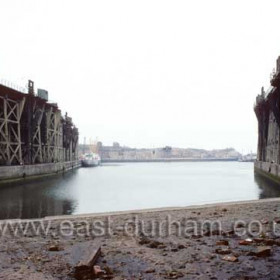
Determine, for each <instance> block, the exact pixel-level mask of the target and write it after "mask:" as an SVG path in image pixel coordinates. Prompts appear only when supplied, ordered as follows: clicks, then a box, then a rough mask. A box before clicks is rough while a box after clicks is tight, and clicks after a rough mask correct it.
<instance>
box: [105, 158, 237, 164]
mask: <svg viewBox="0 0 280 280" xmlns="http://www.w3.org/2000/svg"><path fill="white" fill-rule="evenodd" d="M237 160H238V158H208V159H205V158H156V159H102V163H122V162H204V161H205V162H209V161H211V162H212V161H237Z"/></svg>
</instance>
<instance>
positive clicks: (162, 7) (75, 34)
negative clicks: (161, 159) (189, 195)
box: [0, 0, 280, 152]
mask: <svg viewBox="0 0 280 280" xmlns="http://www.w3.org/2000/svg"><path fill="white" fill-rule="evenodd" d="M0 9H1V17H0V32H1V41H0V42H1V43H0V78H5V79H8V80H11V81H14V82H16V83H19V84H24V82H25V81H26V80H27V79H29V78H30V79H33V80H34V81H35V85H36V86H37V87H40V88H45V89H47V90H48V91H49V96H50V99H51V100H54V101H56V102H58V103H59V106H60V108H61V109H62V111H63V112H65V111H67V112H68V113H69V114H70V115H71V116H72V118H73V120H74V122H75V124H76V125H77V126H78V127H79V130H80V141H81V142H82V141H83V137H84V136H87V137H88V138H89V137H92V138H95V137H98V139H99V140H101V141H103V142H104V143H105V144H111V143H112V142H113V141H119V142H120V143H121V144H125V145H128V146H133V147H134V146H136V147H157V146H164V145H171V146H177V147H197V148H207V149H212V148H225V147H234V148H236V149H238V150H239V151H241V152H242V151H243V152H249V151H250V150H252V151H255V150H256V143H257V122H256V119H255V115H254V112H253V103H254V100H255V97H256V95H257V94H258V93H259V91H260V88H261V86H262V85H264V86H265V87H268V86H269V74H270V72H271V70H272V68H273V67H274V66H275V60H276V58H277V56H278V55H280V47H279V46H280V35H279V28H278V27H279V10H280V2H279V1H269V0H266V1H244V0H243V1H236V0H235V1H225V0H224V1H215V0H214V1H208V0H207V1H206V0H205V1H197V0H196V1H186V0H185V1H162V0H159V1H116V0H115V1H92V0H90V1H71V0H70V1H69V0H68V1H41V0H34V1H29V0H25V1H13V0H8V1H6V0H1V1H0Z"/></svg>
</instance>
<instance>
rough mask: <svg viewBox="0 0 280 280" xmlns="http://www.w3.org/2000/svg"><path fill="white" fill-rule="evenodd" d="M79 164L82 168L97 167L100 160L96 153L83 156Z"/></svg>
mask: <svg viewBox="0 0 280 280" xmlns="http://www.w3.org/2000/svg"><path fill="white" fill-rule="evenodd" d="M81 163H82V166H83V167H91V166H98V165H100V163H101V158H100V156H99V155H98V154H96V153H89V154H84V155H83V157H82V161H81Z"/></svg>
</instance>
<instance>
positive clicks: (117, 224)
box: [0, 198, 280, 280]
mask: <svg viewBox="0 0 280 280" xmlns="http://www.w3.org/2000/svg"><path fill="white" fill-rule="evenodd" d="M279 202H280V198H271V199H262V200H249V201H239V202H226V203H215V204H207V205H196V206H187V207H175V208H174V207H172V208H158V209H145V210H135V211H125V212H123V211H122V212H110V213H98V214H86V215H71V216H67V215H66V216H53V217H46V218H43V219H34V220H30V221H31V222H32V223H31V224H35V225H40V223H41V224H42V223H43V224H47V222H48V221H49V222H50V225H51V226H50V231H49V232H47V233H46V234H42V233H41V234H39V235H36V234H34V233H32V232H31V231H30V232H25V234H22V235H18V236H13V235H12V234H11V235H9V234H6V235H5V234H4V235H3V234H2V235H1V236H0V240H1V243H0V279H1V277H2V278H3V279H20V277H22V279H38V280H39V279H50V280H53V279H74V278H73V275H72V274H71V273H72V272H73V269H74V267H75V264H74V263H73V259H71V258H72V257H71V256H73V254H74V255H75V254H76V252H78V251H79V250H82V249H81V248H90V246H95V247H96V246H101V252H102V254H101V256H99V258H98V259H97V262H96V264H97V265H99V266H100V267H101V269H102V270H105V271H106V273H105V274H103V276H102V277H101V276H100V278H99V279H117V280H121V279H124V278H125V279H148V280H149V279H151V280H152V279H205V280H206V279H267V278H269V279H278V278H279V277H280V269H279V261H280V203H279ZM10 221H13V222H15V224H16V222H18V223H23V224H24V223H26V224H28V220H10ZM168 221H169V222H170V223H171V224H170V225H171V227H170V231H169V228H168V227H165V224H166V225H167V224H168ZM207 221H208V222H211V225H212V223H213V225H214V224H215V222H219V223H220V224H221V230H219V231H217V229H215V228H213V229H212V227H210V229H209V228H201V231H199V232H198V233H197V232H196V230H195V228H193V227H190V225H201V224H203V225H204V222H207ZM254 221H255V222H256V221H258V223H259V226H261V231H258V225H256V224H252V222H254ZM8 222H9V220H4V223H3V222H2V224H5V223H8ZM65 222H67V223H68V224H70V225H72V227H70V228H69V229H70V230H72V232H71V234H67V235H62V234H61V226H62V225H63V227H65V226H66V224H65ZM97 222H99V223H100V225H101V224H102V223H103V225H105V227H104V229H106V230H107V229H109V230H108V231H104V232H103V234H102V235H99V234H98V231H94V229H95V230H96V228H94V227H93V228H90V230H91V231H87V230H88V228H87V226H89V227H91V226H93V225H95V224H96V223H97ZM237 222H239V223H240V222H242V223H241V225H239V224H238V226H235V227H233V225H236V223H237ZM153 223H155V225H158V224H161V223H164V227H163V229H162V231H159V232H157V231H156V232H155V234H154V232H153V231H151V229H152V228H153ZM186 223H190V224H186ZM138 225H139V226H141V227H140V229H139V231H138ZM168 225H169V224H168ZM170 225H169V226H170ZM275 225H276V227H277V228H276V229H277V230H279V231H278V232H277V235H276V234H275V233H276V232H275V231H274V230H275V229H274V228H273V226H275ZM2 226H3V225H2ZM126 226H127V228H126ZM186 226H187V227H186ZM250 226H251V227H252V228H250ZM2 229H3V228H2ZM64 229H65V228H64ZM99 229H100V228H99ZM136 229H137V231H136ZM156 229H157V228H156ZM160 229H161V228H160ZM134 230H135V232H134ZM93 233H95V234H93ZM241 233H242V235H241ZM246 240H247V241H246ZM77 248H78V249H77ZM32 277H33V278H32Z"/></svg>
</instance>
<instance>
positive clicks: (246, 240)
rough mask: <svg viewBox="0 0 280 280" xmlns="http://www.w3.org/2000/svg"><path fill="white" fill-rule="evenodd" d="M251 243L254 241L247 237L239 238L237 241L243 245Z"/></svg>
mask: <svg viewBox="0 0 280 280" xmlns="http://www.w3.org/2000/svg"><path fill="white" fill-rule="evenodd" d="M253 243H254V241H253V239H251V238H247V239H245V240H240V241H239V245H244V246H247V245H252V244H253Z"/></svg>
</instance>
